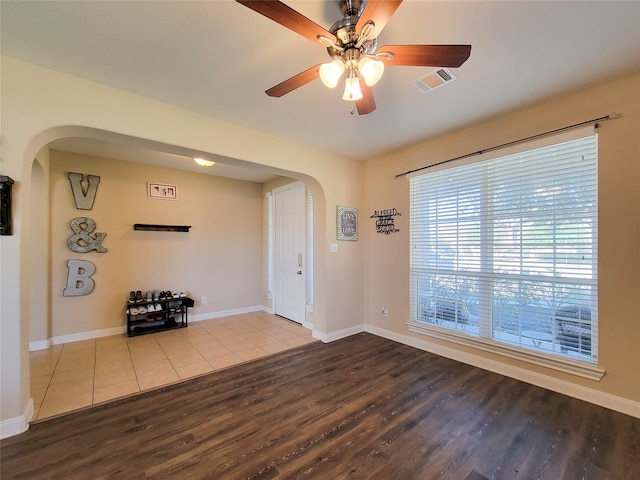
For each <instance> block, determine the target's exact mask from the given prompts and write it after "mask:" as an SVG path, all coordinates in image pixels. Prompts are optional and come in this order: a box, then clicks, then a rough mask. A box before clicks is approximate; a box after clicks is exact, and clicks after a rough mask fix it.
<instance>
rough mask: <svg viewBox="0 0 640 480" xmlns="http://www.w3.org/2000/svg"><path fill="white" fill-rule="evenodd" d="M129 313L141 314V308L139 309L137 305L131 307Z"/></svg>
mask: <svg viewBox="0 0 640 480" xmlns="http://www.w3.org/2000/svg"><path fill="white" fill-rule="evenodd" d="M129 315H140V310H138V309H137V308H136V307H133V308H130V309H129Z"/></svg>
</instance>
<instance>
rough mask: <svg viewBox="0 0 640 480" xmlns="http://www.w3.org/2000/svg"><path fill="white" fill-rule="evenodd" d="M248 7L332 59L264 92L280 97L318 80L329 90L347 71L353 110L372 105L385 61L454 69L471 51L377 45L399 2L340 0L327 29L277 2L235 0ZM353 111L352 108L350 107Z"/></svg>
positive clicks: (366, 109) (347, 91)
mask: <svg viewBox="0 0 640 480" xmlns="http://www.w3.org/2000/svg"><path fill="white" fill-rule="evenodd" d="M236 1H237V2H238V3H241V4H242V5H244V6H246V7H249V8H250V9H251V10H254V11H255V12H257V13H259V14H261V15H264V16H265V17H267V18H269V19H271V20H273V21H274V22H277V23H279V24H280V25H282V26H284V27H286V28H288V29H290V30H292V31H294V32H296V33H299V34H300V35H302V36H303V37H305V38H307V39H309V40H311V41H312V42H315V43H319V44H320V45H321V46H323V47H326V49H327V52H328V53H329V55H330V56H331V58H332V59H333V60H332V61H331V62H329V63H325V64H318V65H315V66H313V67H311V68H309V69H307V70H305V71H303V72H301V73H299V74H297V75H294V76H293V77H291V78H289V79H287V80H285V81H284V82H282V83H279V84H278V85H276V86H275V87H272V88H270V89H269V90H267V91H266V93H267V95H269V96H271V97H281V96H283V95H286V94H287V93H289V92H291V91H293V90H295V89H296V88H299V87H302V86H303V85H306V84H307V83H309V82H311V81H313V80H315V79H316V78H318V77H319V78H320V80H321V81H322V83H324V84H325V85H326V86H327V87H329V88H334V87H335V86H336V85H337V84H338V81H339V80H340V77H341V76H342V74H343V73H346V75H345V76H346V81H345V91H344V95H343V97H342V98H343V99H344V100H346V101H349V102H353V103H355V105H356V108H357V110H358V114H360V115H366V114H368V113H371V112H373V111H374V110H375V109H376V102H375V100H374V98H373V92H372V91H371V87H372V86H373V85H375V84H376V83H377V82H378V80H380V78H381V77H382V74H383V72H384V65H385V64H386V65H389V66H396V65H399V66H402V65H404V66H430V67H454V68H455V67H459V66H460V65H462V64H463V63H464V62H465V61H466V60H467V59H468V58H469V55H470V54H471V45H385V46H383V47H381V48H380V49H378V35H379V34H380V32H381V31H382V29H383V28H384V27H385V25H386V24H387V22H388V21H389V20H390V19H391V16H392V15H393V14H394V13H395V11H396V10H397V8H398V7H399V6H400V4H401V3H402V0H368V2H367V4H366V6H365V8H364V9H363V8H362V6H363V3H364V2H363V0H340V12H341V13H342V15H343V18H342V19H341V20H338V21H337V22H336V23H334V24H333V26H332V27H331V28H330V29H329V30H325V29H324V28H323V27H321V26H320V25H318V24H316V23H314V22H313V21H311V20H309V19H308V18H307V17H305V16H304V15H302V14H301V13H299V12H297V11H295V10H294V9H292V8H291V7H289V6H287V5H285V4H284V3H282V2H280V1H278V0H236ZM351 113H353V109H352V110H351Z"/></svg>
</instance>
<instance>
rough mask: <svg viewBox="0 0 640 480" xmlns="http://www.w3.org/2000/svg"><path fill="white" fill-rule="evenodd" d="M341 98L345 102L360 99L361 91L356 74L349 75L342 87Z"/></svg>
mask: <svg viewBox="0 0 640 480" xmlns="http://www.w3.org/2000/svg"><path fill="white" fill-rule="evenodd" d="M342 99H343V100H346V101H347V102H355V101H357V100H361V99H362V91H361V90H360V79H359V78H358V77H357V76H350V77H348V78H347V82H346V84H345V87H344V95H342Z"/></svg>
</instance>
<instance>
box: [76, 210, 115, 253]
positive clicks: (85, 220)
mask: <svg viewBox="0 0 640 480" xmlns="http://www.w3.org/2000/svg"><path fill="white" fill-rule="evenodd" d="M95 229H96V222H94V221H93V220H92V219H91V218H89V217H78V218H74V219H73V220H71V230H73V232H74V234H73V235H71V236H70V237H69V238H68V239H67V245H68V246H69V248H70V249H71V250H73V251H74V252H78V253H87V252H90V251H91V250H95V251H96V252H98V253H105V252H108V251H109V250H108V249H106V248H104V247H103V246H102V245H101V243H102V241H103V240H104V238H105V237H106V236H107V234H106V233H96V234H95V238H94V237H91V233H93V231H94V230H95Z"/></svg>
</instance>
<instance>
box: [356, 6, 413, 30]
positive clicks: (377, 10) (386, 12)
mask: <svg viewBox="0 0 640 480" xmlns="http://www.w3.org/2000/svg"><path fill="white" fill-rule="evenodd" d="M401 3H402V0H369V2H368V3H367V6H366V7H364V11H363V12H362V15H360V18H359V19H358V23H357V24H356V31H357V32H358V33H360V32H361V31H362V27H364V25H365V24H366V23H367V22H369V21H372V22H373V23H374V24H375V28H374V29H373V31H372V32H371V33H370V34H369V37H368V38H376V37H377V36H378V35H380V32H381V31H382V29H383V28H384V27H385V25H386V24H387V22H388V21H389V20H390V19H391V17H392V16H393V14H394V13H395V12H396V10H397V9H398V7H399V6H400V4H401Z"/></svg>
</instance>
